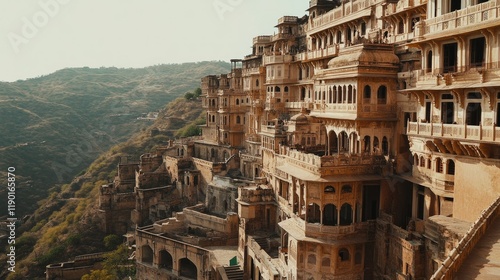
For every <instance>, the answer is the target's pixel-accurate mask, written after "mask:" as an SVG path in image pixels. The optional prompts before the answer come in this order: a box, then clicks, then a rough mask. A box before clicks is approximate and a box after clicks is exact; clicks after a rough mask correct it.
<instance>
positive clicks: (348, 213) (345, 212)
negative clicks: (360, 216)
mask: <svg viewBox="0 0 500 280" xmlns="http://www.w3.org/2000/svg"><path fill="white" fill-rule="evenodd" d="M350 224H352V207H351V205H350V204H347V203H345V204H344V205H342V207H341V208H340V225H341V226H347V225H350Z"/></svg>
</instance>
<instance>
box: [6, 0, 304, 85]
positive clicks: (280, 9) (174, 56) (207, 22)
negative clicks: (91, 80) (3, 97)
mask: <svg viewBox="0 0 500 280" xmlns="http://www.w3.org/2000/svg"><path fill="white" fill-rule="evenodd" d="M308 4H309V1H307V0H191V1H189V0H184V1H182V0H180V1H173V0H0V81H15V80H17V79H25V78H32V77H37V76H40V75H46V74H50V73H52V72H54V71H56V70H58V69H62V68H67V67H83V66H88V67H101V66H105V67H111V66H115V67H144V66H150V65H155V64H163V63H182V62H195V61H207V60H208V61H211V60H224V61H229V60H230V59H231V58H243V56H245V55H247V54H250V53H251V46H252V38H253V37H255V36H258V35H272V34H274V33H275V32H276V31H277V29H276V28H275V27H274V26H275V25H276V24H277V23H278V18H280V17H281V16H284V15H291V16H303V15H304V14H306V12H305V10H306V9H307V8H308ZM216 7H217V8H216Z"/></svg>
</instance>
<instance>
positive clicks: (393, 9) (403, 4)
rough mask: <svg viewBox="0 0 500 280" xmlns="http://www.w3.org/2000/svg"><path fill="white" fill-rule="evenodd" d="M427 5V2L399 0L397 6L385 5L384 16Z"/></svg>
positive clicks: (421, 0)
mask: <svg viewBox="0 0 500 280" xmlns="http://www.w3.org/2000/svg"><path fill="white" fill-rule="evenodd" d="M424 4H427V0H400V1H398V3H397V4H392V3H391V4H389V5H387V9H386V10H385V15H386V16H389V15H391V14H394V13H399V12H403V11H406V10H408V9H411V8H414V7H418V6H421V5H424Z"/></svg>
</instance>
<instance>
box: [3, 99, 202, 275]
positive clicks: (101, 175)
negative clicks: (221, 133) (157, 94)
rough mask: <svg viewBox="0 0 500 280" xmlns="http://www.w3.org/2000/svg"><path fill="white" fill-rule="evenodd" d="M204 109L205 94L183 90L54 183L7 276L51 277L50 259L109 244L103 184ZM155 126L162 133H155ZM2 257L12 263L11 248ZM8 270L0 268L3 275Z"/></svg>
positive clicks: (105, 272)
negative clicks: (144, 123)
mask: <svg viewBox="0 0 500 280" xmlns="http://www.w3.org/2000/svg"><path fill="white" fill-rule="evenodd" d="M201 114H202V108H201V100H199V99H195V100H186V99H185V98H184V97H183V96H181V97H179V98H177V99H176V100H174V101H172V102H170V103H169V104H168V105H167V106H166V108H164V109H163V110H161V112H160V114H159V116H158V118H157V119H156V121H154V123H153V124H150V126H149V127H148V128H145V129H142V130H141V131H139V132H137V133H136V134H134V135H133V136H132V137H131V138H130V139H129V140H128V141H126V142H123V143H120V144H116V145H114V146H113V147H111V148H110V149H109V150H107V151H106V152H104V153H102V154H101V155H100V156H99V157H98V158H97V159H96V160H95V161H94V162H93V163H92V164H90V166H88V168H87V169H86V170H85V171H84V172H83V174H81V175H80V176H78V177H76V178H75V179H74V180H73V181H72V182H71V183H70V184H65V185H58V186H56V187H53V188H52V189H51V190H50V195H49V197H48V198H47V199H45V200H43V201H40V202H39V207H38V209H37V210H36V211H35V213H34V214H33V215H32V216H31V217H30V218H29V219H28V220H27V221H26V222H25V223H24V224H23V225H22V227H21V231H24V234H23V235H22V236H19V237H18V239H17V240H18V241H17V243H16V253H17V255H16V273H11V274H9V275H8V277H7V279H9V280H12V279H45V278H44V277H43V273H44V271H45V266H46V265H47V264H50V263H56V262H62V261H67V260H69V259H72V258H74V257H75V256H77V255H81V254H88V253H95V252H101V251H103V250H109V249H110V246H111V247H112V245H110V244H112V243H114V241H113V240H111V238H110V237H107V238H105V236H104V233H103V232H101V231H100V230H99V226H98V223H99V220H98V218H97V212H98V210H97V209H98V194H99V187H100V186H101V185H103V184H107V183H108V182H110V181H111V180H113V178H114V176H115V175H116V168H117V164H118V163H119V161H120V159H121V158H122V157H128V158H129V159H130V160H131V161H138V159H139V157H140V155H141V154H144V153H148V152H152V151H154V150H155V148H156V147H159V146H164V145H166V144H167V142H168V140H169V139H171V138H172V137H173V136H174V134H175V132H176V131H178V130H179V129H173V128H172V127H179V128H181V130H182V129H183V127H189V126H190V124H192V123H193V122H196V121H198V122H199V116H200V115H201ZM172 119H173V120H172ZM153 130H159V131H160V133H159V134H157V135H155V134H154V133H152V131H153ZM152 135H154V136H152ZM115 241H116V240H115ZM121 253H123V252H121ZM0 263H2V264H6V261H5V254H0ZM2 271H7V269H3V270H2ZM120 273H122V272H117V271H111V272H110V270H109V269H108V270H103V271H99V272H96V273H95V275H93V277H94V276H95V277H100V276H103V275H104V276H105V277H108V276H109V275H111V276H113V275H117V274H120ZM97 274H98V275H97ZM5 276H6V275H2V274H1V273H0V278H3V277H5ZM104 276H103V277H104ZM111 276H110V277H111ZM88 277H91V276H90V275H89V276H88ZM89 279H95V278H89ZM110 279H114V278H110Z"/></svg>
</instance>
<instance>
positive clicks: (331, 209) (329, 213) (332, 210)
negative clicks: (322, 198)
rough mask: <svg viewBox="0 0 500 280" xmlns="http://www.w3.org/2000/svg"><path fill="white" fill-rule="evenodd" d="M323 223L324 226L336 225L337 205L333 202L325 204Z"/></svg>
mask: <svg viewBox="0 0 500 280" xmlns="http://www.w3.org/2000/svg"><path fill="white" fill-rule="evenodd" d="M323 224H324V225H325V226H335V225H337V207H336V206H335V205H333V204H327V205H326V206H325V209H324V210H323Z"/></svg>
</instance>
